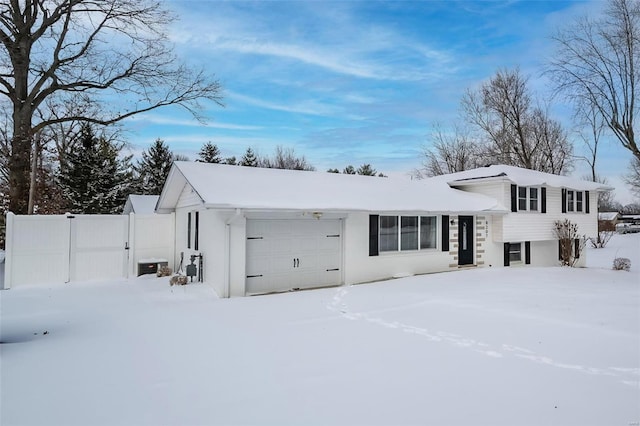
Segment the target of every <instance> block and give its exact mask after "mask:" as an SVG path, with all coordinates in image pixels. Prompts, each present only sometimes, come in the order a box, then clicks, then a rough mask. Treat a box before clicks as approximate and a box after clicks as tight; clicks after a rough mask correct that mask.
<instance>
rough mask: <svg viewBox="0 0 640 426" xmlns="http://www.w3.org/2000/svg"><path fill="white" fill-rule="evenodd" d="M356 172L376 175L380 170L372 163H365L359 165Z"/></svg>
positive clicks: (364, 174)
mask: <svg viewBox="0 0 640 426" xmlns="http://www.w3.org/2000/svg"><path fill="white" fill-rule="evenodd" d="M356 173H358V174H359V175H362V176H375V175H376V173H378V172H377V170H375V169H374V168H372V167H371V164H363V165H362V166H360V167H358V170H357V171H356Z"/></svg>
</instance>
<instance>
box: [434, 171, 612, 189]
mask: <svg viewBox="0 0 640 426" xmlns="http://www.w3.org/2000/svg"><path fill="white" fill-rule="evenodd" d="M434 179H444V180H446V181H447V183H449V185H451V186H454V187H455V186H463V185H467V184H476V183H480V182H485V181H488V180H507V181H509V182H511V183H514V184H516V185H518V186H549V187H555V188H571V189H575V190H578V191H611V190H613V189H614V188H612V187H610V186H608V185H604V184H601V183H598V182H589V181H585V180H580V179H575V178H572V177H568V176H560V175H554V174H551V173H544V172H539V171H536V170H529V169H522V168H520V167H514V166H505V165H493V166H488V167H480V168H477V169H472V170H466V171H464V172H458V173H452V174H448V175H443V176H438V177H436V178H434Z"/></svg>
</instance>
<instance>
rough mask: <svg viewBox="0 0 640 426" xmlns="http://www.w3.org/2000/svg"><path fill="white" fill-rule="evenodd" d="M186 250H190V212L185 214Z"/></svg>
mask: <svg viewBox="0 0 640 426" xmlns="http://www.w3.org/2000/svg"><path fill="white" fill-rule="evenodd" d="M187 248H191V212H189V213H187Z"/></svg>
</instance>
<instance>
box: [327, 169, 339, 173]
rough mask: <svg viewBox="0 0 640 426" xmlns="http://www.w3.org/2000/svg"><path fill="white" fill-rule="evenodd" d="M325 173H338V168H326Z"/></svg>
mask: <svg viewBox="0 0 640 426" xmlns="http://www.w3.org/2000/svg"><path fill="white" fill-rule="evenodd" d="M327 173H340V170H338V169H329V170H327Z"/></svg>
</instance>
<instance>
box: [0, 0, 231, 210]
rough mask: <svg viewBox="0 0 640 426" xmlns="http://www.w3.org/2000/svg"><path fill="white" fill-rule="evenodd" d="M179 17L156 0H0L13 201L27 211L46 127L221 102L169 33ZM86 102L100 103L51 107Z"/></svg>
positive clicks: (0, 87) (0, 80) (214, 85)
mask: <svg viewBox="0 0 640 426" xmlns="http://www.w3.org/2000/svg"><path fill="white" fill-rule="evenodd" d="M172 19H173V16H172V14H171V13H169V12H168V11H167V9H165V8H164V7H162V4H161V3H160V2H158V1H154V0H99V1H98V0H57V1H52V0H27V1H17V0H15V1H14V0H11V1H3V2H1V3H0V46H1V47H0V95H2V96H3V97H5V98H6V99H8V101H9V102H10V103H11V108H12V114H11V120H12V134H11V155H10V157H9V159H8V164H7V168H8V181H9V196H10V202H9V208H10V210H12V211H13V212H15V213H26V212H27V211H28V208H27V199H28V193H29V172H30V168H31V164H30V157H31V152H32V151H33V149H32V144H33V137H34V136H35V135H36V134H37V133H38V132H40V131H41V130H43V129H45V128H46V127H48V126H51V125H53V124H58V123H64V122H71V121H81V122H89V123H94V124H99V125H107V124H111V123H115V122H118V121H120V120H122V119H124V118H126V117H130V116H132V115H134V114H138V113H141V112H145V111H150V110H152V109H155V108H158V107H162V106H166V105H180V106H182V107H184V108H186V109H187V110H188V111H190V112H191V113H192V114H193V115H194V116H195V117H196V118H200V119H202V118H203V116H202V115H201V114H200V111H201V105H200V104H199V102H198V101H199V100H202V99H209V100H212V101H214V102H216V103H218V104H220V102H221V89H220V85H219V83H218V82H217V81H216V80H212V79H211V78H210V77H208V76H207V75H206V74H205V73H204V72H203V71H196V72H194V71H192V70H190V69H189V68H187V67H186V66H185V65H183V64H181V63H180V62H178V61H176V58H175V56H174V55H173V54H172V47H171V46H170V44H169V42H168V37H167V35H166V28H167V25H168V24H169V23H170V22H171V20H172ZM87 104H89V105H96V109H95V111H96V113H95V114H92V113H87V111H86V110H83V109H82V108H79V109H77V110H74V109H73V108H72V109H71V112H69V113H68V114H65V115H62V116H61V115H57V114H54V113H51V112H52V111H61V110H64V108H62V106H63V105H87ZM73 111H75V112H73Z"/></svg>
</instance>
